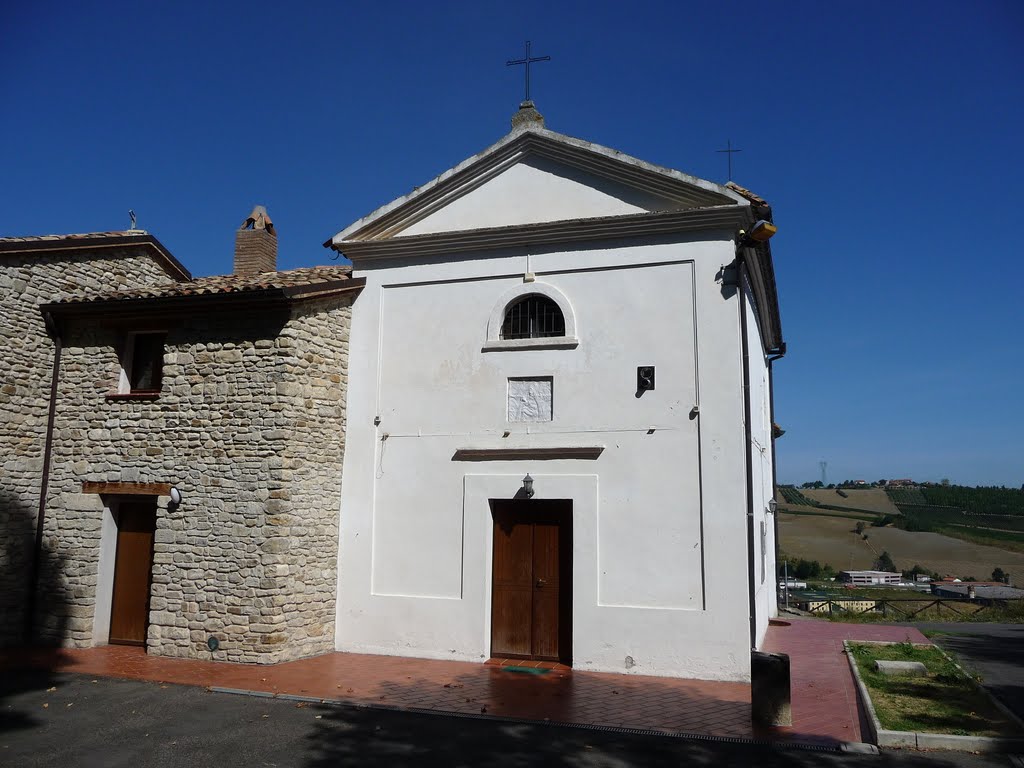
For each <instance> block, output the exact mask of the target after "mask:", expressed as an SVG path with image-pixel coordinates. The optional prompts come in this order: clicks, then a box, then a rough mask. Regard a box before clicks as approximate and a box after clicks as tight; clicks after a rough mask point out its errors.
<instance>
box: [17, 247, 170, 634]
mask: <svg viewBox="0 0 1024 768" xmlns="http://www.w3.org/2000/svg"><path fill="white" fill-rule="evenodd" d="M170 282H173V280H172V278H171V277H169V276H168V275H167V273H166V272H165V271H164V270H163V269H162V268H161V267H160V266H159V265H158V264H157V262H156V261H154V259H153V258H152V257H151V256H150V255H149V254H148V252H147V249H146V248H145V247H136V246H125V247H119V248H107V249H95V250H89V251H70V252H65V253H54V252H51V253H37V254H18V253H3V254H0V361H2V363H3V365H0V646H3V645H9V644H13V643H17V642H19V641H20V640H21V629H22V624H23V618H24V616H23V611H24V609H25V605H26V599H25V598H26V589H27V586H28V581H27V580H28V567H29V565H28V564H29V561H30V557H31V550H32V548H33V546H34V541H35V520H36V514H37V512H38V509H39V483H40V479H41V476H40V473H41V470H42V456H43V442H44V437H45V433H46V417H47V408H48V404H49V393H50V374H51V370H52V365H53V341H52V340H51V339H50V338H49V336H47V334H46V328H45V326H44V323H43V318H42V315H41V314H40V313H39V305H40V304H45V303H48V302H51V301H55V300H58V299H60V298H62V297H64V296H66V295H68V294H69V293H72V292H75V293H77V292H81V291H105V290H114V289H128V288H134V287H139V286H144V285H160V284H165V283H170ZM43 556H44V557H51V556H52V555H51V553H48V552H44V553H43ZM52 586H53V589H50V590H48V591H47V593H46V594H47V599H48V600H49V601H50V602H61V601H63V600H64V599H65V596H64V595H62V594H60V590H59V585H52Z"/></svg>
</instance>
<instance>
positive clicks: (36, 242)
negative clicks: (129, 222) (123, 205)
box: [0, 230, 192, 281]
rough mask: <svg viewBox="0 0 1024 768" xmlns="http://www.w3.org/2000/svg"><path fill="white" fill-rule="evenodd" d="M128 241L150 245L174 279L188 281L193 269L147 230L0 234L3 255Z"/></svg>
mask: <svg viewBox="0 0 1024 768" xmlns="http://www.w3.org/2000/svg"><path fill="white" fill-rule="evenodd" d="M126 245H145V246H148V247H149V249H150V250H151V251H152V253H153V254H154V255H155V256H156V260H157V262H158V263H159V264H160V265H161V266H162V267H163V268H164V270H165V271H166V272H167V273H168V274H169V275H170V276H171V277H173V278H174V279H175V280H181V281H189V280H191V279H192V273H191V272H189V271H188V269H186V268H185V265H184V264H182V263H181V262H180V261H178V260H177V259H176V258H174V256H173V255H171V252H170V251H169V250H167V248H166V246H164V244H163V243H161V242H160V241H159V240H157V239H156V238H155V237H154V236H153V235H151V234H149V233H148V232H145V231H142V230H139V231H138V232H90V233H86V234H81V235H45V236H41V237H7V238H0V255H2V254H5V253H61V252H65V253H66V252H74V251H85V250H108V249H111V248H119V247H124V246H126Z"/></svg>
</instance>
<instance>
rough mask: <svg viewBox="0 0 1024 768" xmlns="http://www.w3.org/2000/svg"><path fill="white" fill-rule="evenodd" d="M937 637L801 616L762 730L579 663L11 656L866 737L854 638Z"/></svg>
mask: <svg viewBox="0 0 1024 768" xmlns="http://www.w3.org/2000/svg"><path fill="white" fill-rule="evenodd" d="M908 638H909V639H910V640H912V641H914V642H927V640H926V639H925V638H924V636H922V635H921V634H920V633H919V632H918V631H917V630H915V629H908V628H906V627H889V626H876V625H866V624H834V623H830V622H826V621H818V620H799V619H798V620H793V621H792V622H791V624H790V625H789V626H772V627H771V628H770V629H769V634H768V640H767V644H766V645H767V647H766V650H770V651H781V652H785V653H789V654H790V656H791V658H792V675H793V681H792V693H793V716H794V724H793V727H792V728H778V729H771V731H756V730H755V729H754V728H753V727H752V726H751V723H750V686H749V685H747V684H745V683H726V682H711V681H702V680H679V679H674V678H661V677H645V676H640V675H617V674H607V673H598V672H582V671H572V670H568V669H566V668H564V667H560V666H558V665H544V664H534V663H529V662H527V663H521V664H515V665H511V666H510V665H508V664H506V665H504V666H502V665H501V664H497V663H488V664H470V663H464V662H454V661H433V660H425V659H411V658H404V657H393V656H368V655H361V654H349V653H332V654H326V655H323V656H317V657H314V658H309V659H303V660H300V661H293V662H287V663H283V664H275V665H268V666H256V665H241V664H228V663H222V662H208V661H194V660H189V659H172V658H166V657H160V656H149V655H147V654H146V653H145V652H144V651H143V650H142V649H139V648H132V647H126V646H104V647H100V648H91V649H86V650H74V651H59V652H35V653H31V654H28V655H26V654H15V655H8V656H7V657H6V663H7V664H8V665H10V664H22V663H26V662H28V663H33V664H37V665H46V666H49V667H51V668H53V669H55V670H59V671H63V672H72V673H79V674H84V675H95V676H109V677H118V678H126V679H133V680H150V681H156V682H163V683H178V684H183V685H194V686H203V687H209V688H226V689H234V690H246V691H258V692H263V693H269V694H290V695H297V696H307V697H311V698H317V699H330V700H336V701H340V702H343V703H347V704H355V705H378V706H388V707H396V708H400V709H424V710H434V711H443V712H459V713H471V714H483V715H488V716H494V717H507V718H515V719H525V720H550V721H552V722H564V723H586V724H593V725H602V726H615V727H626V728H643V729H653V730H662V731H670V732H676V733H692V734H703V735H710V736H731V737H740V738H755V737H761V738H764V737H769V738H783V739H797V740H801V741H818V742H822V741H823V742H831V741H863V734H864V732H863V731H862V730H861V724H860V713H859V708H858V705H857V701H856V694H855V691H854V688H853V683H852V677H851V675H850V672H849V668H848V666H847V662H846V657H845V656H844V655H843V648H842V641H843V640H844V639H862V640H904V639H908Z"/></svg>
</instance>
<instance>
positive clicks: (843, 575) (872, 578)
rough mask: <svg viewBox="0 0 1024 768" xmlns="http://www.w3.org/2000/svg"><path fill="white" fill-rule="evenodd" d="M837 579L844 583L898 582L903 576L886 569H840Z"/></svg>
mask: <svg viewBox="0 0 1024 768" xmlns="http://www.w3.org/2000/svg"><path fill="white" fill-rule="evenodd" d="M839 580H840V581H841V582H843V583H844V584H865V585H871V584H899V583H900V582H901V581H902V580H903V576H902V574H899V573H890V572H888V571H840V572H839Z"/></svg>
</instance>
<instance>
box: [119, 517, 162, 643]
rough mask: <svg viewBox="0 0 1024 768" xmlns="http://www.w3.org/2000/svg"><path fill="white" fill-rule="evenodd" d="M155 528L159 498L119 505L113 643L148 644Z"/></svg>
mask: <svg viewBox="0 0 1024 768" xmlns="http://www.w3.org/2000/svg"><path fill="white" fill-rule="evenodd" d="M155 530H156V502H155V501H148V502H136V501H131V502H127V501H126V502H122V503H121V504H120V505H119V508H118V513H117V553H116V554H115V556H114V595H113V599H112V601H111V607H110V642H111V643H116V644H119V645H145V644H146V630H147V628H148V623H149V590H150V586H151V584H152V580H153V533H154V531H155Z"/></svg>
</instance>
